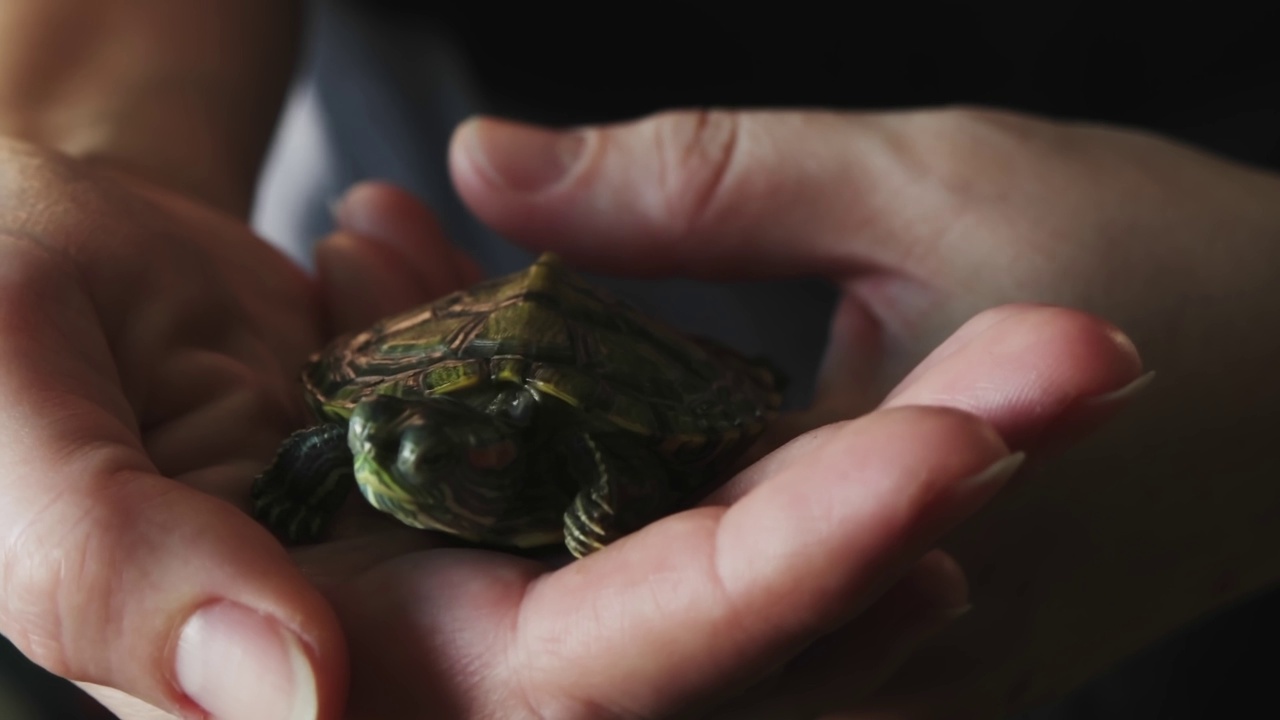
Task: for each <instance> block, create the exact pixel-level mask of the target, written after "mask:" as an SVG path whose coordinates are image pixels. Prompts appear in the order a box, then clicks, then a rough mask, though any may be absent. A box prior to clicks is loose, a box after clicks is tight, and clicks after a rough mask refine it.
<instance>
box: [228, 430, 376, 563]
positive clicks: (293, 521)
mask: <svg viewBox="0 0 1280 720" xmlns="http://www.w3.org/2000/svg"><path fill="white" fill-rule="evenodd" d="M352 462H353V461H352V457H351V450H350V448H348V447H347V428H346V426H345V425H339V424H336V423H332V424H327V425H319V426H316V427H311V428H306V429H304V430H299V431H297V432H295V433H293V434H292V435H290V436H289V437H287V438H285V440H284V442H283V443H281V445H280V450H279V451H278V452H277V453H276V457H275V460H272V461H271V464H270V465H269V466H267V469H266V470H263V471H262V474H260V475H258V477H257V478H255V479H254V481H253V490H252V493H251V495H250V497H251V499H252V501H253V514H254V516H255V517H257V518H258V520H259V521H260V522H262V524H263V525H266V526H267V529H269V530H271V532H273V533H275V535H276V536H277V537H279V538H280V539H281V540H283V541H284V542H286V543H291V544H300V543H312V542H317V541H319V540H321V539H322V538H323V536H324V532H325V530H326V529H327V528H328V525H329V521H330V520H332V519H333V517H334V515H336V514H337V513H338V509H339V508H341V507H342V504H343V502H345V501H346V499H347V495H348V494H350V492H351V488H353V487H355V475H354V473H353V470H352Z"/></svg>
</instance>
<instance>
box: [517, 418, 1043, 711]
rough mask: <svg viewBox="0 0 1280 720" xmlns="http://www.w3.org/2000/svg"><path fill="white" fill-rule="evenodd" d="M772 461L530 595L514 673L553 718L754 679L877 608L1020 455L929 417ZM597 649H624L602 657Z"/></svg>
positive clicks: (982, 430) (807, 441)
mask: <svg viewBox="0 0 1280 720" xmlns="http://www.w3.org/2000/svg"><path fill="white" fill-rule="evenodd" d="M775 455H776V456H778V457H779V461H778V462H777V463H776V464H774V465H773V468H774V472H773V477H772V478H770V481H769V482H762V483H759V484H758V486H757V487H756V488H755V490H754V491H753V492H752V493H750V494H748V495H747V496H746V497H744V498H743V499H742V500H740V501H739V502H737V503H735V504H734V505H732V506H730V507H728V508H723V507H708V508H699V509H697V510H694V511H690V512H687V513H682V514H679V515H676V516H673V517H670V518H667V519H664V520H662V521H659V522H657V523H655V524H653V525H651V526H649V527H648V528H646V529H644V530H642V531H640V532H639V533H636V534H635V535H632V536H629V537H628V538H625V539H623V540H621V541H619V542H618V543H616V544H614V545H612V546H610V547H609V548H606V549H605V550H604V551H602V552H600V553H599V554H597V555H593V556H590V557H588V558H587V559H586V560H584V561H582V562H579V563H574V564H573V565H570V566H569V567H567V568H565V569H563V570H561V571H559V572H556V573H554V574H552V575H549V576H546V577H545V578H543V579H542V580H541V581H540V582H538V583H536V584H535V585H534V586H533V587H531V588H530V589H529V591H528V593H527V594H526V596H525V598H524V603H523V605H522V607H521V612H520V620H521V622H520V624H519V625H518V630H519V632H518V634H517V636H516V637H515V643H516V647H517V648H518V650H517V652H516V654H515V655H514V658H513V667H517V668H521V669H522V672H521V675H522V676H523V679H524V682H523V684H522V687H527V688H540V689H543V690H542V692H541V694H540V695H539V696H538V697H537V698H534V699H533V700H532V702H534V703H535V705H538V707H539V708H540V710H541V711H542V712H543V714H544V715H545V716H565V715H567V714H572V713H571V712H569V708H565V707H562V706H559V705H556V704H555V698H564V697H570V698H576V699H578V700H579V701H580V702H582V703H586V704H592V703H594V704H595V706H596V707H601V708H605V709H606V710H607V711H608V712H610V713H612V714H614V715H620V716H651V715H662V714H663V713H664V712H668V711H670V710H672V709H674V708H677V707H685V706H686V705H688V704H689V703H693V702H697V701H709V700H712V699H714V698H713V696H714V695H715V694H716V693H725V692H730V691H732V690H734V689H737V688H741V687H743V686H745V685H746V684H748V683H750V682H752V681H755V680H756V679H758V678H759V677H760V676H761V675H762V674H764V673H766V672H767V671H769V670H770V669H772V668H773V667H774V665H775V664H776V662H777V661H778V660H779V659H786V658H789V657H792V656H794V655H795V654H797V653H799V652H800V651H801V650H802V649H803V648H805V647H806V646H807V645H808V644H809V643H811V642H812V641H813V640H815V639H816V638H818V637H820V636H822V635H824V634H826V633H829V632H830V631H832V630H833V629H835V628H837V627H839V626H840V625H842V624H844V623H846V622H848V621H849V620H850V619H851V618H852V617H854V616H855V615H857V613H858V612H860V611H861V610H862V609H863V608H865V607H867V605H868V604H869V603H870V602H871V601H872V600H874V599H875V598H876V597H877V596H879V595H880V593H882V592H883V591H884V590H885V588H887V587H888V586H890V585H891V584H892V583H893V581H895V580H897V579H898V578H899V577H900V576H901V575H902V574H903V573H904V572H905V571H906V570H907V568H909V567H910V566H911V565H912V564H913V563H914V562H915V561H916V560H917V559H918V558H919V557H921V556H922V555H923V554H924V553H925V551H926V550H927V549H928V548H929V547H930V546H932V545H933V543H934V542H935V541H936V540H937V539H938V538H939V537H940V536H941V535H942V534H943V533H944V532H945V531H946V530H947V529H948V528H949V527H951V526H952V525H953V524H954V523H956V522H958V521H959V520H960V519H961V518H963V517H965V516H967V515H968V514H970V513H972V512H973V511H975V510H976V509H977V508H978V507H979V506H981V505H982V504H983V503H984V502H985V501H986V500H987V499H988V498H989V497H990V496H991V495H992V494H993V493H994V492H996V490H997V488H998V487H999V486H1000V485H1001V484H1002V483H1003V482H1004V480H1006V479H1007V478H1008V476H1009V475H1010V474H1011V473H1012V472H1013V470H1014V469H1015V468H1016V466H1017V464H1018V462H1019V461H1020V459H1021V458H1020V456H1010V455H1008V454H1007V450H1006V448H1005V447H1004V445H1003V443H1002V442H1001V441H1000V440H999V438H998V437H997V436H996V435H995V433H994V431H993V430H992V429H991V428H990V427H989V426H987V425H985V424H983V423H981V422H980V421H978V420H977V419H975V418H973V417H972V416H969V415H964V414H961V413H958V412H955V411H950V410H939V409H921V408H904V409H895V410H891V411H886V412H883V413H876V414H874V415H870V416H867V417H865V418H862V419H859V420H855V421H851V422H848V423H843V424H840V425H833V426H829V427H827V428H823V429H821V430H819V431H815V432H814V433H810V434H809V435H807V436H805V437H802V438H800V439H797V440H796V441H795V442H793V443H791V444H789V445H787V446H786V447H784V448H782V449H780V450H779V451H778V452H777V453H775ZM674 548H678V549H679V550H678V552H673V549H674ZM601 647H608V648H618V647H626V648H627V652H626V653H625V654H623V655H621V656H615V661H614V662H610V663H600V662H598V657H599V652H600V648H601ZM620 689H621V690H620Z"/></svg>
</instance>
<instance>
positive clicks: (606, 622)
mask: <svg viewBox="0 0 1280 720" xmlns="http://www.w3.org/2000/svg"><path fill="white" fill-rule="evenodd" d="M361 200H362V201H363V202H360V203H352V202H344V203H343V209H344V211H350V210H352V209H353V208H354V207H358V206H360V205H365V207H364V210H363V211H362V212H360V213H359V214H360V215H362V216H364V218H365V219H362V220H360V221H358V222H354V223H352V222H347V223H345V224H346V225H348V226H349V227H351V226H354V227H355V228H359V229H360V231H362V232H364V233H366V234H370V235H380V236H388V235H395V234H398V233H400V234H404V233H409V232H411V231H410V230H409V228H411V227H412V226H413V225H414V222H412V220H411V218H410V216H412V215H414V214H419V215H420V214H421V213H423V211H422V210H421V209H420V208H414V207H413V203H412V202H411V201H410V200H408V199H407V198H406V197H404V196H403V195H402V194H398V193H395V192H394V191H392V190H390V189H387V188H382V189H380V190H379V191H378V192H377V193H365V194H363V195H362V197H361ZM371 203H372V204H376V205H377V207H376V208H370V207H369V204H371ZM373 210H377V211H378V212H373ZM344 214H346V213H345V212H344V213H340V214H339V217H340V219H341V218H342V217H343V215H344ZM374 217H376V218H379V220H380V223H381V227H374V226H373V225H372V224H371V222H370V220H369V218H374ZM389 271H390V269H389V268H383V269H374V271H373V272H372V274H370V275H369V276H368V277H366V278H360V277H354V276H352V277H348V278H346V279H345V282H346V285H345V286H344V290H345V291H355V290H358V289H362V288H365V289H367V288H368V287H371V286H372V285H373V284H374V283H373V282H372V281H374V280H376V279H377V278H379V277H382V276H384V275H385V274H386V273H387V272H389ZM341 294H342V292H341V291H339V292H337V293H335V295H341ZM350 296H351V297H354V295H350ZM376 317H377V316H376V314H370V315H369V316H368V317H365V318H359V317H353V318H352V322H353V325H354V327H360V326H363V325H364V324H367V323H368V322H370V321H372V320H374V319H376ZM1029 340H1030V341H1031V342H1030V343H1028V341H1029ZM1046 359H1060V360H1061V367H1062V370H1063V372H1061V373H1059V374H1055V375H1051V376H1049V378H1048V380H1047V382H1045V383H1040V382H1038V381H1037V379H1036V374H1037V368H1038V367H1039V366H1041V365H1043V364H1044V362H1045V360H1046ZM1137 370H1138V365H1137V359H1136V356H1135V355H1134V353H1133V350H1132V348H1131V347H1130V346H1129V345H1128V343H1127V341H1125V340H1124V339H1123V338H1122V337H1120V336H1118V335H1117V334H1116V333H1115V331H1114V330H1113V329H1112V328H1110V327H1109V326H1107V325H1105V324H1104V323H1101V322H1099V321H1097V320H1096V319H1093V318H1090V317H1087V316H1084V315H1081V314H1079V313H1073V312H1068V311H1062V310H1057V309H1052V308H1038V307H1008V308H1002V309H1000V310H999V311H995V312H993V313H990V314H988V315H987V316H984V317H980V318H978V319H976V320H975V321H974V322H973V323H971V324H970V325H968V326H966V328H965V329H964V330H962V331H961V332H960V333H957V334H956V335H955V337H953V338H952V339H951V340H950V341H948V342H947V343H945V344H944V345H943V347H942V348H940V349H939V350H938V352H937V354H936V355H935V356H934V358H933V359H932V360H930V361H929V362H927V363H926V364H925V366H922V369H921V371H920V372H919V373H918V374H917V375H916V376H914V378H913V379H912V380H911V382H910V383H909V384H906V385H904V386H903V387H902V388H901V389H900V392H899V393H898V394H897V396H896V399H895V400H894V401H892V402H890V403H887V404H886V407H885V409H884V410H883V411H882V412H878V413H875V414H872V415H868V416H866V417H864V418H862V419H860V420H857V421H853V422H849V423H840V424H834V425H830V426H828V427H825V428H822V429H821V430H819V431H816V432H814V433H812V434H810V435H807V436H805V437H804V438H802V439H800V440H798V441H796V442H795V443H792V444H790V445H787V446H785V447H783V448H782V449H780V450H778V451H777V452H775V453H773V454H771V455H769V456H768V457H766V458H764V459H763V460H761V461H760V462H758V463H756V464H755V465H754V466H752V467H751V468H749V469H747V470H746V471H744V472H743V473H741V474H740V475H739V476H738V477H737V478H736V479H735V480H734V481H733V482H732V483H731V484H730V485H729V486H727V487H726V488H725V490H723V491H722V492H720V493H718V494H717V495H716V496H715V497H713V498H712V499H711V500H709V502H708V503H707V504H706V505H705V506H704V507H701V508H699V509H697V510H695V511H692V512H689V513H682V514H679V515H676V516H673V517H671V518H667V519H665V520H662V521H659V522H658V523H655V524H654V525H651V526H650V527H649V528H646V529H645V530H644V531H642V532H640V533H637V534H635V535H633V536H631V537H629V538H627V539H625V540H623V541H621V542H619V543H617V544H615V545H612V546H610V547H608V548H606V549H605V550H604V551H602V552H600V553H597V554H595V555H592V556H591V557H589V558H587V559H586V560H585V561H582V562H578V563H574V564H572V565H570V566H568V567H564V568H561V569H558V570H557V569H553V567H551V566H547V565H544V564H542V563H538V562H535V561H532V560H527V559H522V558H517V557H512V556H510V555H506V554H502V553H493V552H486V551H480V550H474V549H462V548H458V547H456V546H455V547H448V546H447V545H445V544H443V543H441V541H439V540H436V539H432V536H431V535H430V534H427V533H420V532H416V531H412V530H407V529H404V528H400V527H398V526H396V525H395V523H393V522H385V523H381V524H379V523H376V522H374V521H373V520H372V519H370V521H369V522H368V523H367V524H364V525H362V526H361V527H360V529H359V530H356V531H354V532H347V533H344V536H343V537H342V538H340V539H338V540H336V541H335V542H331V543H326V544H322V545H318V546H314V547H311V548H305V549H301V550H299V551H297V553H296V555H297V557H298V558H299V560H300V562H301V563H302V564H303V566H304V567H306V568H308V571H309V573H310V574H311V575H312V577H314V578H316V579H317V582H318V583H319V584H320V586H321V587H322V588H325V591H326V593H327V594H328V595H329V596H330V597H331V598H333V601H334V605H335V607H336V608H337V609H338V612H339V614H340V617H341V618H342V622H343V625H344V627H346V628H347V629H348V637H349V638H350V643H351V646H352V680H353V692H352V704H351V707H350V709H349V710H350V713H351V716H352V717H356V718H366V717H368V718H380V717H406V716H414V715H415V714H416V713H421V712H424V710H423V709H424V708H429V709H430V712H431V713H432V715H433V716H439V717H477V716H479V717H487V716H500V717H523V716H542V717H615V716H619V715H623V716H646V717H649V716H658V717H664V716H668V715H670V714H680V713H690V712H695V711H698V710H701V711H713V710H719V711H723V712H726V713H735V712H736V711H737V710H740V709H741V708H742V707H743V704H744V703H745V704H746V705H747V706H748V707H751V708H752V709H757V710H758V709H760V708H762V707H770V708H772V710H771V712H776V711H777V710H778V707H777V705H776V704H773V703H776V702H777V701H778V699H779V698H787V697H788V695H794V692H795V689H796V688H797V687H798V686H799V685H802V684H804V683H813V682H815V681H816V680H817V679H818V678H825V679H827V680H829V681H838V684H839V686H840V688H841V690H842V692H843V693H846V694H859V693H864V692H869V691H870V690H871V689H873V688H874V687H875V686H876V685H877V683H878V682H879V681H880V680H882V679H883V678H884V677H885V676H886V675H888V673H889V671H890V670H891V669H892V668H893V667H894V666H895V665H896V664H897V663H898V662H900V661H901V660H902V659H903V658H904V657H905V656H906V655H907V654H909V652H910V650H911V648H912V647H913V646H914V645H915V644H917V643H919V642H921V641H922V640H923V639H924V638H926V637H928V636H929V635H931V634H933V633H934V632H936V631H937V630H938V629H939V628H940V627H942V626H945V625H946V624H947V623H949V622H950V621H951V620H952V619H953V618H954V617H955V615H956V613H957V610H958V609H959V608H961V607H962V606H963V605H964V603H965V590H964V582H963V577H962V576H961V575H960V574H959V572H958V569H957V568H955V567H954V565H953V564H952V563H951V561H950V560H949V559H948V558H947V557H946V556H945V555H941V554H938V553H931V554H927V555H926V554H925V553H926V551H927V550H928V548H929V547H930V546H931V545H932V543H933V539H934V538H936V537H937V535H938V533H940V532H941V531H942V530H943V528H944V527H945V526H947V525H949V524H951V523H954V522H955V521H957V520H958V519H959V518H960V517H962V516H964V515H966V514H967V512H969V511H970V509H971V508H972V507H976V504H977V503H980V500H977V499H976V498H971V499H970V500H964V499H963V498H962V496H963V495H965V494H966V491H963V490H961V487H963V486H964V485H966V483H964V482H962V481H961V480H962V478H964V477H966V475H969V474H972V472H973V471H975V470H976V469H977V468H978V467H980V466H987V467H996V466H990V465H985V464H986V463H989V462H990V461H992V460H994V459H995V458H999V457H1002V456H1003V457H1004V458H1005V460H1004V461H997V466H999V467H998V468H997V469H996V470H994V471H993V472H992V473H990V474H992V475H1007V474H1009V473H1010V472H1011V471H1012V469H1013V468H1012V464H1013V463H1012V462H1011V461H1010V460H1009V456H1007V455H1005V453H1004V451H1003V450H1001V449H999V448H1003V447H1004V441H1003V439H1001V438H999V437H998V436H997V435H996V432H995V429H994V428H993V425H994V426H996V427H1000V428H1002V432H1004V433H1007V434H1009V435H1017V434H1018V433H1019V432H1022V431H1025V430H1026V429H1027V428H1031V427H1042V428H1049V429H1047V430H1045V431H1044V433H1043V434H1044V435H1050V436H1054V435H1056V436H1061V435H1063V433H1062V432H1057V431H1054V430H1053V428H1055V427H1059V426H1060V425H1062V424H1063V422H1064V421H1067V422H1065V427H1066V428H1067V431H1066V432H1068V433H1071V432H1075V431H1078V430H1079V429H1080V428H1081V425H1082V424H1087V423H1090V422H1096V421H1098V420H1100V419H1101V418H1102V417H1103V416H1104V415H1105V413H1106V411H1107V408H1105V407H1101V408H1097V409H1094V410H1090V409H1088V408H1079V407H1074V408H1073V409H1072V410H1070V411H1064V408H1066V407H1068V406H1076V405H1078V401H1079V400H1081V399H1082V398H1083V397H1085V396H1087V395H1089V394H1096V393H1098V392H1105V391H1106V390H1108V389H1113V388H1116V387H1119V386H1122V385H1124V384H1125V383H1127V382H1129V381H1131V380H1132V379H1133V378H1134V377H1135V375H1136V373H1137ZM1002 388H1011V389H1018V390H1017V391H1018V392H1019V393H1020V394H1021V398H1020V399H1019V401H1017V402H1013V403H1006V402H1002V401H999V400H1000V399H1001V398H1003V395H1002V394H1001V393H1000V392H995V393H993V392H992V390H993V389H996V390H1000V389H1002ZM940 396H946V397H951V398H954V399H955V400H954V404H963V405H964V406H965V407H966V408H967V409H968V410H971V411H972V413H973V414H969V413H958V412H956V411H955V410H948V409H946V406H947V405H949V404H952V403H948V402H930V401H933V400H936V398H937V397H940ZM1064 398H1065V399H1066V401H1065V402H1062V400H1063V399H1064ZM992 400H996V402H991V401H992ZM922 401H923V402H922ZM928 404H933V405H935V406H941V407H932V408H929V407H919V405H928ZM1081 410H1083V412H1081ZM1059 439H1064V438H1061V437H1060V438H1059ZM975 453H977V454H978V455H979V456H981V457H982V458H983V459H982V460H981V461H978V460H976V459H974V460H973V467H972V468H970V470H969V471H968V472H959V471H954V470H952V469H953V468H955V467H956V463H957V462H963V463H968V462H969V461H966V460H962V459H963V458H967V457H969V458H973V457H975V455H974V454H975ZM944 468H945V469H944ZM987 482H988V483H989V484H986V489H984V490H982V491H981V492H979V493H978V495H979V496H981V497H987V496H989V495H990V494H991V493H994V492H995V491H996V489H997V486H998V485H999V484H1000V482H1001V481H999V480H994V479H989V480H988V481H987ZM969 503H975V504H974V505H970V504H969ZM368 515H370V516H372V515H373V514H372V513H368ZM922 555H924V559H923V560H919V558H920V557H921V556H922ZM709 568H710V570H709ZM899 578H901V579H899ZM895 581H897V582H896V584H895ZM890 587H891V589H889V590H887V591H886V590H885V588H890ZM881 593H884V594H883V595H882V594H881ZM873 601H874V602H873ZM837 627H839V628H840V629H839V631H838V632H836V633H834V634H832V633H831V630H832V629H833V628H837ZM818 638H823V639H822V640H821V641H817V642H815V641H816V639H818ZM829 657H835V658H838V659H839V660H840V663H839V666H838V670H839V672H840V674H839V675H836V676H831V675H829V674H827V673H824V672H815V671H814V670H813V668H814V665H815V663H817V664H819V665H820V664H821V662H820V660H821V659H822V658H829ZM788 660H792V661H793V662H794V663H796V664H797V665H798V667H796V666H793V667H791V668H789V669H787V670H786V671H783V672H775V673H772V674H769V672H768V671H770V670H776V669H777V668H779V667H780V666H781V664H783V663H784V662H786V661H788ZM766 674H767V675H768V677H767V678H765V679H764V680H763V682H762V676H764V675H766ZM744 689H747V693H746V694H745V695H743V694H741V693H742V692H743V691H744ZM786 704H787V705H788V706H789V709H791V710H793V711H794V710H796V709H798V708H800V707H804V705H803V704H802V703H798V702H797V701H796V700H795V699H794V697H792V698H788V699H787V700H786ZM773 716H775V717H777V716H778V715H776V714H775V715H773Z"/></svg>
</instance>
